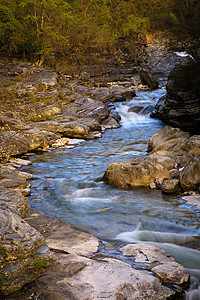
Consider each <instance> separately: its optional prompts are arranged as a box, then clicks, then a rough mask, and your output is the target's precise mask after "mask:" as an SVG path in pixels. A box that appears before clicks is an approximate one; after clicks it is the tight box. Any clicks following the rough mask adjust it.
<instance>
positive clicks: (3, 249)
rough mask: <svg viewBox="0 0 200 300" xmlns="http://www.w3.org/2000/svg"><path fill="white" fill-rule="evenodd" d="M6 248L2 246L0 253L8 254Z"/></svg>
mask: <svg viewBox="0 0 200 300" xmlns="http://www.w3.org/2000/svg"><path fill="white" fill-rule="evenodd" d="M6 252H7V251H6V248H5V247H2V246H1V247H0V254H2V255H5V254H6Z"/></svg>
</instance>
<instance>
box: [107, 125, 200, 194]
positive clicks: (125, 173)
mask: <svg viewBox="0 0 200 300" xmlns="http://www.w3.org/2000/svg"><path fill="white" fill-rule="evenodd" d="M199 145H200V143H199V136H198V135H195V136H190V134H189V133H187V132H183V131H182V130H181V129H179V128H173V127H170V126H166V127H164V128H163V129H162V130H161V131H160V132H158V133H156V134H154V135H153V136H152V137H151V139H150V140H149V143H148V149H147V151H148V152H149V155H148V156H147V157H146V158H144V159H141V158H136V159H134V160H133V161H132V162H117V163H112V164H110V165H109V166H108V168H107V170H106V172H105V174H104V180H105V182H107V183H108V184H111V185H116V186H120V187H122V188H133V187H137V186H149V185H150V187H151V188H156V187H158V188H161V189H162V190H163V192H165V193H179V192H180V191H181V190H182V191H190V190H194V191H198V190H199V186H200V177H199V174H200V171H199V157H200V156H199V153H200V146H199ZM180 188H181V189H180Z"/></svg>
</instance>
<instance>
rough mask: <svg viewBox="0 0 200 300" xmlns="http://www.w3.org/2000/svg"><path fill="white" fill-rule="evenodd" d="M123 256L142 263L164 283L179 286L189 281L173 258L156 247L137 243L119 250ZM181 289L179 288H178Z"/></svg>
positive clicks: (187, 275)
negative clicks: (132, 257) (133, 258)
mask: <svg viewBox="0 0 200 300" xmlns="http://www.w3.org/2000/svg"><path fill="white" fill-rule="evenodd" d="M120 251H122V253H123V255H126V256H134V257H135V260H136V262H144V263H146V264H147V266H148V267H149V268H151V271H152V272H154V273H155V275H156V276H157V277H159V278H160V279H161V281H162V282H164V283H171V284H175V285H181V284H183V283H187V282H188V280H189V273H188V272H187V271H186V269H185V268H184V267H183V266H182V265H180V264H179V263H177V262H176V261H175V260H174V258H172V257H170V255H169V254H168V253H167V252H166V251H164V250H161V249H159V248H158V247H156V246H153V245H149V244H144V243H138V244H129V245H126V246H124V247H123V248H121V249H120ZM180 288H181V287H180Z"/></svg>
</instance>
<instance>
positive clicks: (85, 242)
mask: <svg viewBox="0 0 200 300" xmlns="http://www.w3.org/2000/svg"><path fill="white" fill-rule="evenodd" d="M26 221H27V222H28V223H29V224H30V225H31V226H33V227H35V228H36V229H37V230H38V231H39V232H40V233H41V234H42V235H43V236H44V237H45V239H46V242H47V245H48V246H49V248H50V249H51V250H55V251H61V252H65V253H70V254H77V255H82V256H90V255H92V254H93V253H95V252H97V250H98V246H99V239H98V238H96V237H95V236H93V235H91V234H89V233H86V232H82V231H80V230H78V229H77V228H76V227H74V226H73V225H71V224H69V223H65V222H63V221H60V220H57V219H55V218H51V217H48V216H45V215H44V214H42V213H39V212H36V211H34V210H32V209H29V213H28V217H27V218H26Z"/></svg>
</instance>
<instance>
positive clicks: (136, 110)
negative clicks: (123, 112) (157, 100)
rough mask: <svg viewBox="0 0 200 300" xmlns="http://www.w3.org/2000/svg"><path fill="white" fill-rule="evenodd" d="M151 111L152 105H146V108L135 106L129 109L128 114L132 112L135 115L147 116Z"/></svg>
mask: <svg viewBox="0 0 200 300" xmlns="http://www.w3.org/2000/svg"><path fill="white" fill-rule="evenodd" d="M152 110H153V106H152V105H147V106H145V107H144V106H139V105H135V106H132V107H130V108H129V110H128V111H129V112H134V113H137V114H141V115H147V114H149V113H150V112H151V111H152Z"/></svg>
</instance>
